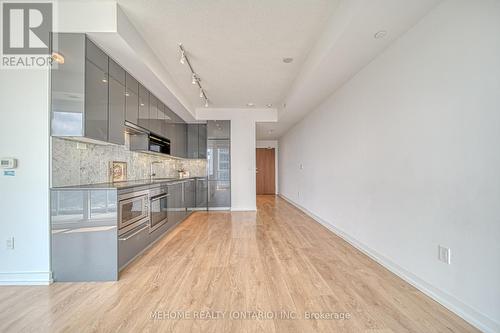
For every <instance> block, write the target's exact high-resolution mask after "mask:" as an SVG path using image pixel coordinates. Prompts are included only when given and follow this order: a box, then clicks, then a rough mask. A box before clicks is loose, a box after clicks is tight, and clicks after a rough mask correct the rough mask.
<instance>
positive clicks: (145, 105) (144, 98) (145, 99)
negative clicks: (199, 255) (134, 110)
mask: <svg viewBox="0 0 500 333" xmlns="http://www.w3.org/2000/svg"><path fill="white" fill-rule="evenodd" d="M138 121H139V123H138V124H137V125H139V126H141V127H143V128H146V129H147V128H149V91H148V90H147V89H146V88H144V87H143V86H142V85H139V119H138Z"/></svg>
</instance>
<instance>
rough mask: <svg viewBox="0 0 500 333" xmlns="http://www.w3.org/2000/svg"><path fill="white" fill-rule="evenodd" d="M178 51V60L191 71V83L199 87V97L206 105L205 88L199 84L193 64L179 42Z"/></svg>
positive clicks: (206, 105)
mask: <svg viewBox="0 0 500 333" xmlns="http://www.w3.org/2000/svg"><path fill="white" fill-rule="evenodd" d="M179 51H180V59H179V62H180V63H181V64H187V65H188V67H189V70H190V71H191V83H192V84H193V85H198V88H199V89H200V98H203V99H205V107H206V108H207V107H208V97H207V94H206V92H205V89H203V87H202V86H201V80H200V77H199V76H198V75H197V74H196V72H195V71H194V69H193V66H192V65H191V62H189V58H188V57H187V55H186V50H184V47H183V46H182V43H179Z"/></svg>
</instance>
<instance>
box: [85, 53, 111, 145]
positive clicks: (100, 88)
mask: <svg viewBox="0 0 500 333" xmlns="http://www.w3.org/2000/svg"><path fill="white" fill-rule="evenodd" d="M108 79H109V78H108V73H107V72H105V71H104V70H102V69H101V68H99V67H97V66H96V65H95V64H94V63H93V62H91V61H89V60H87V61H86V63H85V122H84V124H85V137H87V138H90V139H95V140H100V141H107V140H108Z"/></svg>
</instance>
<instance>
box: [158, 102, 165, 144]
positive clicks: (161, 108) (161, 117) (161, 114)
mask: <svg viewBox="0 0 500 333" xmlns="http://www.w3.org/2000/svg"><path fill="white" fill-rule="evenodd" d="M158 127H159V128H158V129H159V134H160V135H161V136H163V137H167V135H166V134H167V114H166V113H165V105H164V104H163V103H162V102H158Z"/></svg>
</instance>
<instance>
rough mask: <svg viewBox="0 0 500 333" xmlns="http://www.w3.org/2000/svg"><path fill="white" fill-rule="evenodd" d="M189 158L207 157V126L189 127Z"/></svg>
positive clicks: (189, 125)
mask: <svg viewBox="0 0 500 333" xmlns="http://www.w3.org/2000/svg"><path fill="white" fill-rule="evenodd" d="M186 145H187V155H186V157H187V158H206V157H207V125H206V124H188V125H187V144H186Z"/></svg>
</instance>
